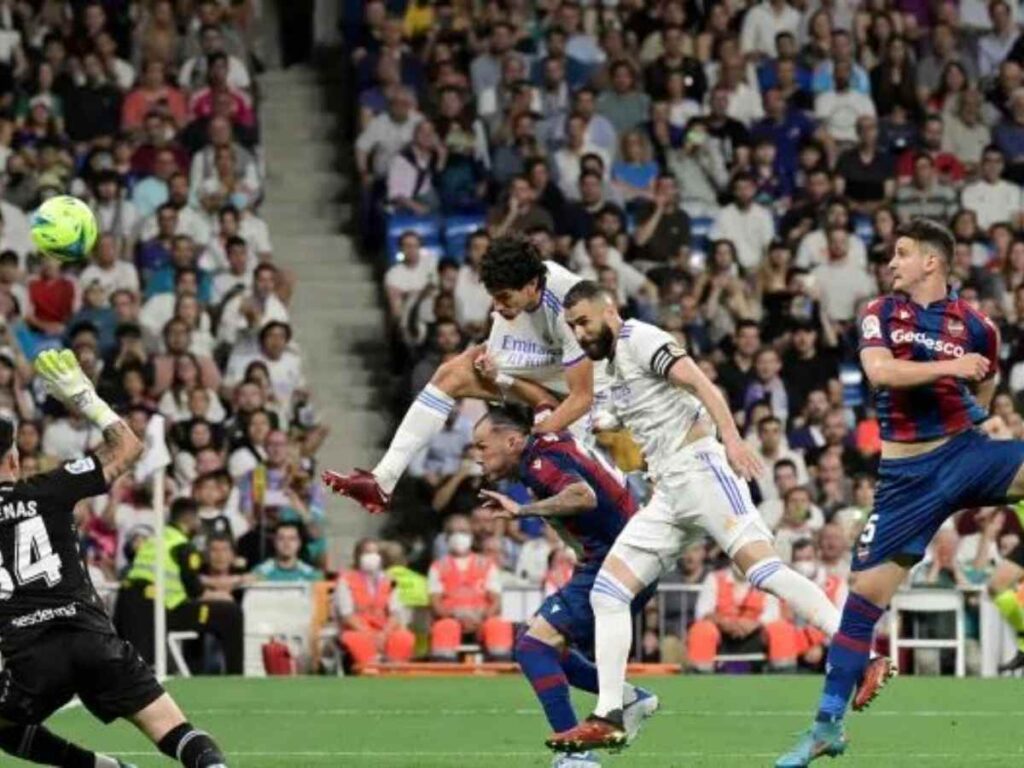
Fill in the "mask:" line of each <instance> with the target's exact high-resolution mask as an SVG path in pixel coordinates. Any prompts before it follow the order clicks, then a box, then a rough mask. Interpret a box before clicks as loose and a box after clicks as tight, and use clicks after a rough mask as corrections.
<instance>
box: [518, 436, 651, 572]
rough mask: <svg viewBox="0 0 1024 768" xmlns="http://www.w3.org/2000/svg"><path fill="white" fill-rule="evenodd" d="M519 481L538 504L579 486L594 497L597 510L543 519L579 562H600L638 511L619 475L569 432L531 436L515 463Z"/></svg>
mask: <svg viewBox="0 0 1024 768" xmlns="http://www.w3.org/2000/svg"><path fill="white" fill-rule="evenodd" d="M519 471H520V477H521V478H522V481H523V483H525V484H526V486H527V487H528V488H529V489H530V490H531V491H532V492H533V494H534V496H536V497H537V498H538V499H546V498H550V497H551V496H554V495H556V494H558V493H559V492H561V491H562V490H564V489H565V488H567V487H569V486H570V485H573V484H574V483H579V482H584V483H586V484H587V485H589V486H590V488H591V490H593V491H594V495H595V496H597V506H596V507H594V509H592V510H590V511H589V512H584V513H582V514H579V515H572V516H570V517H559V518H548V522H549V523H551V524H552V525H553V526H554V527H555V528H556V529H557V530H558V531H559V533H561V534H562V535H563V537H564V538H565V539H566V543H568V544H569V545H570V546H572V547H573V548H574V549H575V550H576V554H577V555H578V556H579V558H580V561H581V562H584V563H588V562H600V561H602V560H604V558H605V556H606V555H607V554H608V551H609V550H610V549H611V548H612V544H614V543H615V539H616V538H617V537H618V535H619V532H620V531H621V530H622V529H623V528H624V527H625V525H626V522H627V521H628V520H629V518H631V517H632V516H633V515H634V514H635V513H636V510H637V505H636V502H635V501H634V500H633V497H632V496H630V495H629V491H628V489H627V488H626V480H625V478H624V477H623V476H622V473H621V472H619V471H618V470H617V469H615V468H614V467H612V466H611V465H610V464H609V463H608V462H607V461H605V460H604V459H603V458H601V457H600V456H598V455H596V454H594V453H592V452H591V451H589V450H587V449H586V448H584V447H583V446H582V445H581V444H580V443H579V442H578V441H577V440H576V439H575V438H574V437H573V436H572V435H570V434H569V433H568V432H557V433H548V434H544V435H534V436H533V437H531V438H530V440H529V442H528V443H527V444H526V450H524V451H523V456H522V458H521V459H520V466H519Z"/></svg>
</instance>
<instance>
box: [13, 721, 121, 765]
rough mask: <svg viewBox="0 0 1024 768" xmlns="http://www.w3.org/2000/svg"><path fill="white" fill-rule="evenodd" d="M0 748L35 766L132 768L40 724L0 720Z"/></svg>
mask: <svg viewBox="0 0 1024 768" xmlns="http://www.w3.org/2000/svg"><path fill="white" fill-rule="evenodd" d="M0 749H2V750H3V751H4V752H6V753H7V754H8V755H11V756H12V757H17V758H19V759H21V760H25V761H26V762H29V763H35V764H36V765H57V766H61V768H132V767H131V766H129V765H128V764H127V763H122V762H121V761H120V760H118V759H116V758H113V757H108V756H107V755H98V754H96V753H95V752H90V751H89V750H87V749H83V748H82V747H80V746H78V745H77V744H73V743H71V742H70V741H65V740H64V739H62V738H61V737H60V736H57V735H56V734H55V733H53V732H51V731H50V730H49V729H47V728H46V726H44V725H15V724H14V723H8V722H6V721H2V720H0Z"/></svg>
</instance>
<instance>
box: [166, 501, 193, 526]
mask: <svg viewBox="0 0 1024 768" xmlns="http://www.w3.org/2000/svg"><path fill="white" fill-rule="evenodd" d="M195 514H199V504H198V502H196V500H195V499H192V498H189V497H188V496H179V497H178V498H176V499H175V500H174V501H173V502H171V515H170V517H171V522H172V523H176V522H178V521H179V520H181V518H183V517H185V515H195Z"/></svg>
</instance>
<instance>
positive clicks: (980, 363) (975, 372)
mask: <svg viewBox="0 0 1024 768" xmlns="http://www.w3.org/2000/svg"><path fill="white" fill-rule="evenodd" d="M952 362H953V369H954V370H955V371H956V373H955V374H954V375H955V376H956V377H957V378H958V379H966V380H967V381H981V380H982V379H984V378H985V377H986V376H988V369H989V367H990V366H991V364H990V363H989V360H988V358H987V357H985V356H984V355H979V354H978V353H977V352H968V353H967V354H966V355H964V356H963V357H958V358H957V359H955V360H953V361H952Z"/></svg>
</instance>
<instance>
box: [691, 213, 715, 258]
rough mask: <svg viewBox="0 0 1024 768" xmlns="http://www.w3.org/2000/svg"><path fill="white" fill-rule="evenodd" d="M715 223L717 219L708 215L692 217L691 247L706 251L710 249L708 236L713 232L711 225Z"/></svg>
mask: <svg viewBox="0 0 1024 768" xmlns="http://www.w3.org/2000/svg"><path fill="white" fill-rule="evenodd" d="M714 224H715V220H714V219H712V218H710V217H708V216H695V217H694V218H692V219H690V248H692V249H693V250H695V251H704V252H706V251H707V249H708V244H709V240H708V236H709V235H710V234H711V227H713V226H714Z"/></svg>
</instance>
